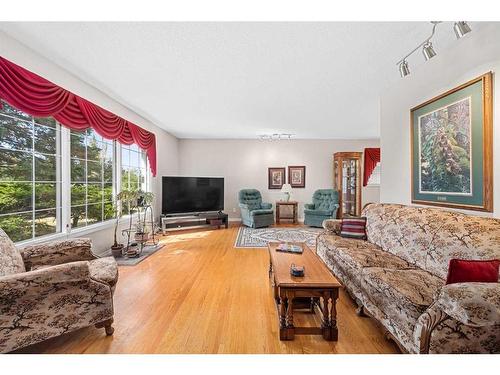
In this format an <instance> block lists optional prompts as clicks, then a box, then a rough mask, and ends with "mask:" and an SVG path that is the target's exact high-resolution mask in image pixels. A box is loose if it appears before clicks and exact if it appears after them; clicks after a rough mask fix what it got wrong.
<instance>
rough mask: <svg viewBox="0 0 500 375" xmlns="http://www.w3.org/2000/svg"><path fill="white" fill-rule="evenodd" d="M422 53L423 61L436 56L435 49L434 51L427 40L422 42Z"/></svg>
mask: <svg viewBox="0 0 500 375" xmlns="http://www.w3.org/2000/svg"><path fill="white" fill-rule="evenodd" d="M422 53H423V54H424V58H425V61H428V60H430V59H432V58H433V57H434V56H436V51H434V48H433V47H432V43H431V42H427V43H425V44H424V46H423V47H422Z"/></svg>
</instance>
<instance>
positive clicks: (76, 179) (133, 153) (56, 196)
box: [0, 102, 149, 242]
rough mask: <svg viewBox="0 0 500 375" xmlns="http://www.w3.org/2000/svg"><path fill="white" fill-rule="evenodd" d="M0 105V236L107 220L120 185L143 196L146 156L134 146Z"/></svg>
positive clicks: (19, 237) (22, 237)
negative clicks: (0, 233) (140, 192)
mask: <svg viewBox="0 0 500 375" xmlns="http://www.w3.org/2000/svg"><path fill="white" fill-rule="evenodd" d="M1 104H2V107H1V108H0V228H2V229H3V230H4V231H5V232H6V233H7V234H8V235H9V237H10V238H11V239H12V240H13V241H14V242H19V241H27V240H32V239H34V238H38V237H41V236H45V235H50V234H56V233H62V232H69V231H71V230H72V229H73V230H74V229H78V228H83V227H88V226H90V225H92V224H97V223H100V222H103V221H106V220H109V219H111V218H113V217H114V208H113V199H114V192H115V191H118V189H119V188H120V184H121V185H122V187H123V188H126V189H141V190H144V191H149V172H148V169H147V159H146V154H145V152H144V151H143V150H141V149H140V148H138V147H137V146H135V145H131V146H123V145H120V144H119V143H116V142H113V141H110V140H107V139H104V138H102V137H101V136H99V135H98V134H97V133H96V132H95V131H94V130H92V129H87V130H84V131H81V132H78V131H73V130H70V129H68V128H66V127H64V126H61V125H60V124H58V123H57V122H56V121H55V120H54V119H53V118H36V117H33V116H30V115H27V114H26V113H24V112H22V111H20V110H18V109H15V108H13V107H12V106H9V105H8V104H7V103H5V102H1ZM120 160H122V163H121V164H118V163H120ZM68 172H69V174H68ZM62 202H68V203H67V204H66V203H65V204H62ZM129 212H130V210H129V208H128V207H127V208H125V213H129ZM132 213H133V212H132Z"/></svg>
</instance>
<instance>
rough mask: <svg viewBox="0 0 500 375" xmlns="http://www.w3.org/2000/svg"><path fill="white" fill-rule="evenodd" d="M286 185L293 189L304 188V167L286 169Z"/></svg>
mask: <svg viewBox="0 0 500 375" xmlns="http://www.w3.org/2000/svg"><path fill="white" fill-rule="evenodd" d="M288 183H289V184H290V185H291V186H292V187H293V188H305V187H306V167H305V165H299V166H297V165H296V166H289V167H288Z"/></svg>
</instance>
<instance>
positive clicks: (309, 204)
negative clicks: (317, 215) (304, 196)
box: [304, 203, 314, 210]
mask: <svg viewBox="0 0 500 375" xmlns="http://www.w3.org/2000/svg"><path fill="white" fill-rule="evenodd" d="M304 208H305V209H306V210H314V203H305V204H304Z"/></svg>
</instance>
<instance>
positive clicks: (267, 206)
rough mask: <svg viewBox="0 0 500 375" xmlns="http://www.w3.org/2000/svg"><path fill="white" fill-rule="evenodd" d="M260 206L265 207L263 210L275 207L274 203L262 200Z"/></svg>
mask: <svg viewBox="0 0 500 375" xmlns="http://www.w3.org/2000/svg"><path fill="white" fill-rule="evenodd" d="M260 207H261V208H262V209H263V210H271V209H272V208H273V204H272V203H266V202H262V203H261V204H260Z"/></svg>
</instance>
